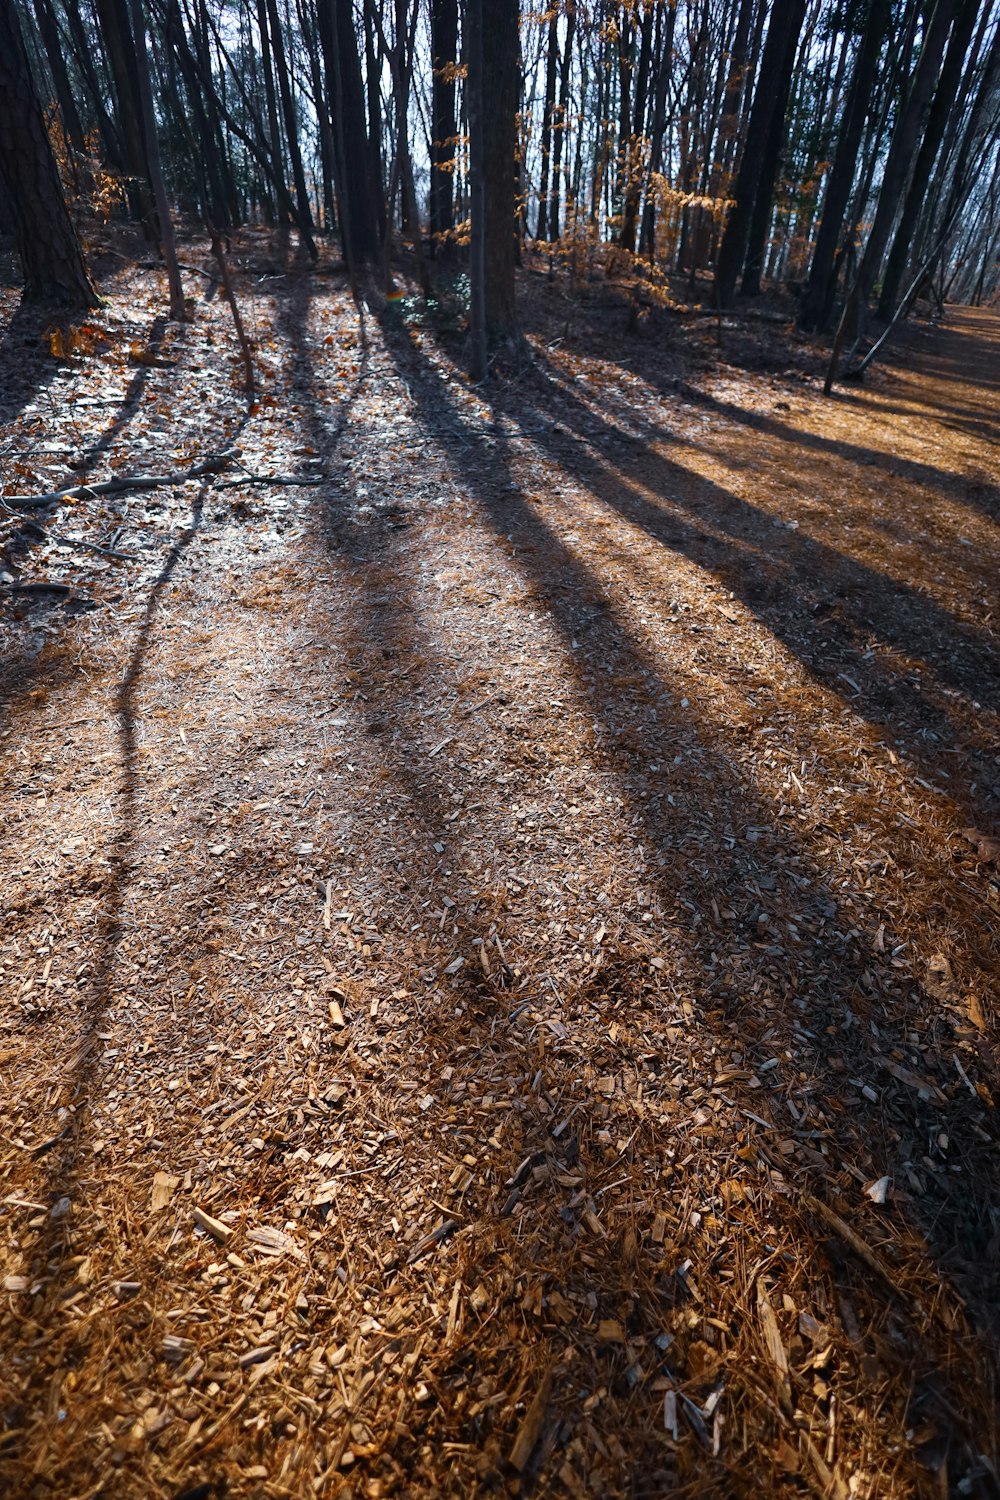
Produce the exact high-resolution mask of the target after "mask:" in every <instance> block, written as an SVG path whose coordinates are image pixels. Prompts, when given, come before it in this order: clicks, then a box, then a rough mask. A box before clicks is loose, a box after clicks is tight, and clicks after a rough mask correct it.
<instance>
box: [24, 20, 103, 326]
mask: <svg viewBox="0 0 1000 1500" xmlns="http://www.w3.org/2000/svg"><path fill="white" fill-rule="evenodd" d="M0 182H2V184H3V189H4V192H5V194H6V196H7V199H8V202H9V205H10V210H11V215H12V218H13V220H14V237H15V240H16V243H17V253H18V255H19V257H20V260H21V268H22V270H23V272H24V292H23V297H24V300H25V301H26V302H56V303H61V304H62V305H63V306H65V307H70V308H84V307H94V306H96V304H97V300H98V299H97V293H96V292H95V290H94V286H93V283H92V282H91V280H90V277H89V275H88V274H87V267H86V265H85V264H84V259H83V252H82V250H81V249H80V241H79V238H78V236H77V233H76V230H75V229H74V227H73V223H72V220H71V219H70V216H69V213H68V211H67V209H66V202H65V199H64V198H63V191H62V183H61V182H60V180H59V168H58V167H57V166H56V160H55V157H54V156H53V154H52V147H51V145H50V143H49V137H48V133H47V131H46V129H45V120H44V118H43V116H42V110H41V106H40V105H39V103H38V99H37V97H36V95H35V90H34V85H33V84H32V81H31V69H30V67H29V64H28V54H27V51H26V49H25V45H24V37H23V36H22V34H21V26H20V22H19V21H18V17H17V11H16V10H15V8H14V0H0Z"/></svg>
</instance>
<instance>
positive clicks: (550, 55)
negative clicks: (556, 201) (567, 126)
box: [535, 7, 559, 241]
mask: <svg viewBox="0 0 1000 1500" xmlns="http://www.w3.org/2000/svg"><path fill="white" fill-rule="evenodd" d="M558 28H559V10H558V7H553V9H552V13H551V15H550V16H549V37H548V51H547V54H546V59H545V103H544V105H543V107H542V164H541V173H540V177H539V183H538V222H537V227H536V229H535V239H536V240H540V241H548V240H550V239H551V238H552V235H551V234H550V232H549V218H548V215H549V167H550V164H551V157H552V132H553V130H554V128H555V121H554V116H555V108H556V76H557V69H558V66H559V30H558Z"/></svg>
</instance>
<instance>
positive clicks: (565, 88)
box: [548, 0, 576, 244]
mask: <svg viewBox="0 0 1000 1500" xmlns="http://www.w3.org/2000/svg"><path fill="white" fill-rule="evenodd" d="M575 25H576V4H575V0H567V4H566V39H565V41H564V43H563V53H562V61H561V63H560V65H559V109H558V114H557V115H556V118H555V120H554V121H553V123H552V188H551V194H550V196H551V200H552V201H551V205H550V208H549V222H548V231H549V243H550V244H551V242H552V241H553V240H557V239H558V238H559V235H560V232H561V225H562V208H561V203H562V159H563V148H564V146H565V142H566V120H567V111H568V109H569V76H570V67H571V65H572V62H573V32H574V28H575Z"/></svg>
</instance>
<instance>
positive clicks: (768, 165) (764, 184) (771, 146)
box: [741, 32, 798, 297]
mask: <svg viewBox="0 0 1000 1500" xmlns="http://www.w3.org/2000/svg"><path fill="white" fill-rule="evenodd" d="M797 47H798V34H797V33H796V34H795V35H792V34H791V32H790V33H789V37H788V44H787V49H786V51H785V56H784V59H783V62H782V68H781V72H780V73H779V75H778V79H777V83H776V85H775V93H776V96H777V97H776V101H775V107H774V112H773V114H772V115H771V126H770V129H769V130H768V133H767V143H766V145H765V147H764V155H763V158H762V160H761V163H760V175H759V178H758V181H757V191H756V194H755V195H754V205H753V213H752V215H751V218H750V231H749V234H748V236H747V252H746V259H745V261H744V264H743V283H742V288H741V290H742V292H743V295H744V297H759V296H760V276H761V267H762V265H763V262H764V252H765V249H766V247H767V229H768V225H769V224H770V222H771V210H772V207H773V198H774V184H775V180H776V178H777V176H778V166H779V164H780V162H781V152H782V149H783V147H784V144H785V133H786V132H785V111H786V109H787V107H788V96H789V94H790V92H791V87H792V74H793V72H794V70H795V54H796V50H797Z"/></svg>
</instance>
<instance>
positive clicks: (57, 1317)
mask: <svg viewBox="0 0 1000 1500" xmlns="http://www.w3.org/2000/svg"><path fill="white" fill-rule="evenodd" d="M209 484H210V481H205V482H204V483H203V484H202V486H201V488H200V489H199V490H198V492H197V494H196V496H195V498H194V500H193V502H192V509H191V518H190V520H189V522H188V524H187V526H186V527H185V528H184V530H183V531H182V532H181V534H180V535H179V536H178V537H177V539H176V541H175V542H174V543H173V544H172V545H171V546H170V548H169V551H168V554H167V558H166V561H165V563H164V565H163V567H162V568H161V570H160V572H159V574H158V575H157V577H156V579H155V581H154V582H153V584H152V586H151V588H150V591H149V595H148V597H147V600H146V606H145V610H144V612H143V617H142V620H141V622H140V625H139V628H138V631H137V633H136V638H135V641H134V644H133V645H132V649H131V651H130V652H129V655H128V659H127V662H126V666H125V671H124V674H123V676H122V678H121V680H120V682H119V684H118V686H117V689H116V691H115V697H114V709H113V711H114V717H115V721H116V731H117V738H118V759H119V766H120V777H119V783H118V788H117V792H116V805H115V831H114V834H113V836H112V839H111V842H110V847H109V849H108V855H107V862H108V870H107V874H106V876H105V879H104V885H103V901H102V906H101V913H100V917H99V919H98V923H97V930H96V933H95V935H94V939H93V947H94V952H95V955H96V956H95V961H94V965H93V970H92V972H91V973H90V975H89V976H88V978H87V979H86V980H83V981H82V983H81V988H80V1009H79V1015H80V1030H79V1034H78V1036H77V1037H76V1038H75V1039H74V1041H73V1044H72V1051H71V1052H70V1053H69V1055H68V1056H66V1057H65V1058H64V1060H63V1067H62V1070H61V1077H60V1081H59V1094H60V1096H61V1097H62V1099H63V1100H64V1101H65V1102H64V1104H63V1105H62V1107H61V1108H60V1111H59V1113H60V1117H61V1119H62V1121H63V1125H62V1128H61V1130H60V1131H59V1132H58V1134H57V1135H56V1136H55V1137H54V1138H53V1139H52V1140H50V1141H47V1142H44V1143H43V1144H42V1145H41V1146H39V1147H36V1148H35V1149H34V1152H33V1155H34V1156H35V1158H36V1159H38V1161H39V1162H40V1164H41V1166H42V1169H43V1173H44V1176H43V1181H42V1185H41V1186H40V1188H39V1192H40V1194H41V1195H42V1196H43V1199H44V1204H45V1213H44V1219H43V1222H42V1224H41V1225H40V1226H39V1229H38V1234H37V1236H36V1238H35V1240H34V1242H33V1243H32V1245H31V1253H30V1267H29V1268H28V1269H29V1271H30V1279H31V1281H32V1282H33V1283H34V1286H35V1289H34V1292H33V1295H32V1298H31V1303H30V1310H29V1311H27V1312H26V1313H25V1315H24V1316H23V1318H18V1317H16V1316H12V1317H11V1318H10V1319H9V1321H8V1324H7V1328H6V1338H5V1340H4V1343H5V1344H6V1350H5V1358H6V1360H7V1367H8V1371H9V1373H10V1375H11V1387H9V1389H12V1390H16V1396H12V1397H9V1398H8V1400H7V1405H6V1409H5V1413H4V1423H5V1426H6V1427H7V1428H14V1429H17V1430H18V1436H17V1439H16V1441H12V1440H11V1437H10V1435H8V1440H7V1442H6V1445H5V1451H4V1461H5V1465H9V1466H10V1467H9V1470H8V1472H17V1473H19V1474H20V1477H21V1479H22V1480H23V1482H24V1485H25V1488H24V1491H23V1492H24V1493H28V1485H29V1483H30V1479H31V1475H32V1472H33V1470H32V1467H31V1462H32V1461H31V1458H30V1455H31V1454H32V1453H38V1452H40V1451H43V1450H45V1451H46V1452H48V1453H49V1455H50V1462H51V1463H52V1464H53V1465H54V1469H57V1468H58V1467H59V1462H58V1460H57V1459H56V1458H55V1457H54V1456H53V1455H52V1452H51V1444H50V1443H48V1442H46V1441H44V1439H42V1438H41V1437H40V1430H41V1429H46V1430H47V1431H48V1435H49V1437H50V1438H52V1437H56V1438H57V1437H58V1413H57V1412H56V1411H55V1410H54V1409H53V1407H52V1399H53V1395H55V1397H57V1398H58V1396H59V1393H60V1390H61V1386H62V1380H63V1378H64V1376H65V1375H66V1374H67V1372H72V1370H73V1368H74V1367H75V1365H76V1364H77V1363H79V1362H80V1361H81V1360H82V1359H83V1358H84V1355H85V1353H86V1347H87V1340H88V1320H87V1319H84V1320H82V1322H81V1323H80V1324H77V1323H75V1322H74V1321H72V1320H68V1319H67V1317H66V1310H65V1309H66V1305H67V1302H68V1301H69V1299H71V1298H72V1297H73V1295H74V1293H75V1292H76V1291H78V1290H79V1281H78V1279H77V1272H78V1263H79V1257H78V1256H77V1255H76V1253H75V1249H76V1243H77V1239H78V1237H80V1238H83V1239H87V1238H88V1237H89V1238H90V1239H91V1241H92V1240H93V1236H94V1232H95V1230H94V1226H95V1222H97V1223H99V1215H98V1213H97V1209H98V1205H96V1204H92V1203H89V1202H88V1201H87V1194H86V1189H85V1185H84V1183H85V1177H86V1167H87V1165H88V1161H89V1154H90V1149H91V1145H92V1141H91V1139H90V1131H91V1126H90V1105H91V1103H92V1101H94V1100H95V1099H96V1098H97V1097H98V1096H99V1090H100V1077H101V1057H100V1046H101V1031H102V1028H103V1026H104V1023H105V1018H106V1016H107V1013H108V1011H109V1009H110V1007H111V1006H112V1004H113V1002H114V999H115V972H116V965H117V958H116V955H117V949H118V946H119V943H120V940H121V938H122V936H123V933H124V927H123V916H124V909H125V901H126V896H127V893H128V891H129V889H130V886H131V884H132V881H133V878H134V876H135V873H136V866H135V859H136V842H137V829H138V826H139V821H140V813H141V799H142V778H141V774H140V770H139V757H138V745H137V738H136V719H137V702H138V696H139V692H140V685H141V682H142V677H143V670H144V667H145V662H146V657H147V655H148V652H149V649H150V644H151V641H152V637H153V632H154V628H155V625H156V619H157V614H158V611H159V607H160V602H161V599H162V597H163V594H164V591H165V590H166V589H167V587H168V586H169V584H170V582H171V579H172V577H173V575H174V572H175V570H176V568H177V566H178V564H179V563H180V562H181V560H182V559H183V557H184V555H185V553H186V551H187V549H188V548H189V547H190V545H191V543H192V542H193V541H194V539H195V537H196V536H197V535H198V532H199V530H200V529H201V525H202V518H203V511H204V503H205V497H206V494H207V491H208V487H209Z"/></svg>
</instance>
